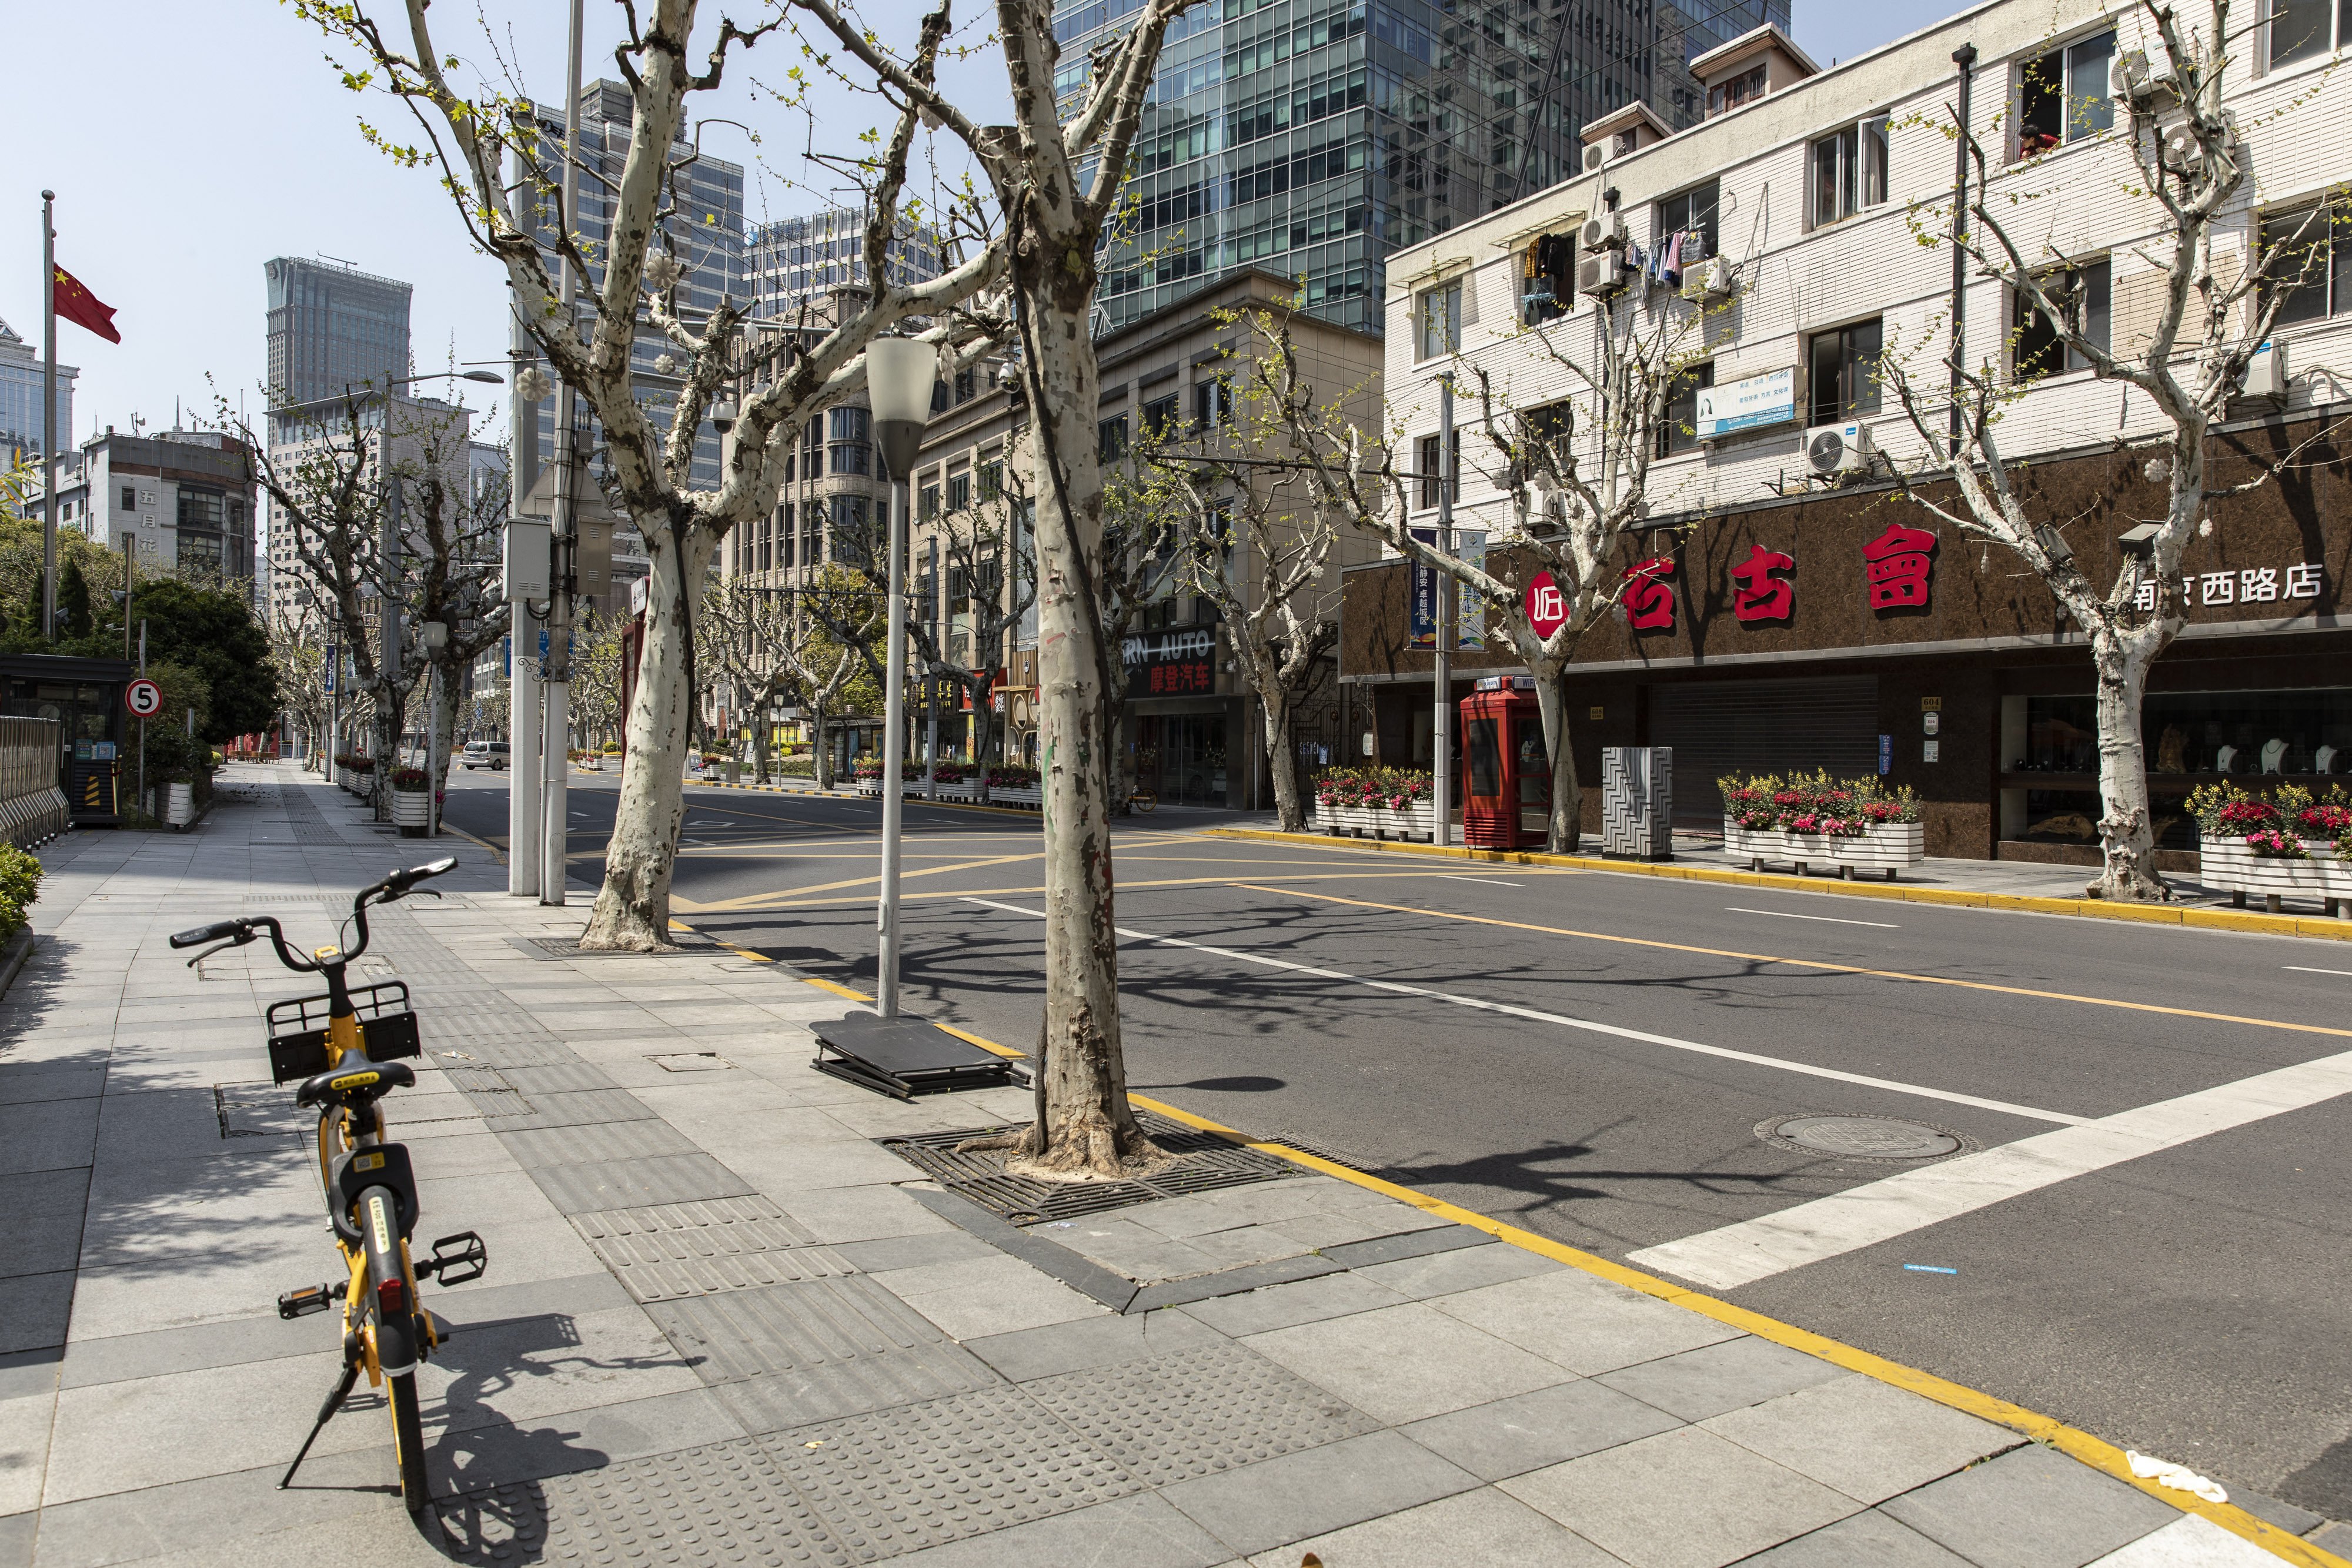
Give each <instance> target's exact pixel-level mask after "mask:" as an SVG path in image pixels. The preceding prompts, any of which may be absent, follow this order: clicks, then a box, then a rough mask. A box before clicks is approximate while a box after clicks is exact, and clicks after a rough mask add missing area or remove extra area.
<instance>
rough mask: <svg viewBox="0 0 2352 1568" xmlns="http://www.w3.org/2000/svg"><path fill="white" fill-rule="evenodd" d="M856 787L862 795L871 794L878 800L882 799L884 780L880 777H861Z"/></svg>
mask: <svg viewBox="0 0 2352 1568" xmlns="http://www.w3.org/2000/svg"><path fill="white" fill-rule="evenodd" d="M854 788H855V789H856V790H857V792H858V793H859V794H861V795H870V796H872V797H873V798H874V799H875V800H880V799H882V780H880V779H859V780H858V781H857V782H856V785H855V786H854Z"/></svg>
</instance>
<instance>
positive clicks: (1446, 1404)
mask: <svg viewBox="0 0 2352 1568" xmlns="http://www.w3.org/2000/svg"><path fill="white" fill-rule="evenodd" d="M1242 1343H1244V1344H1247V1345H1249V1346H1250V1347H1251V1348H1252V1349H1254V1350H1255V1351H1257V1352H1259V1353H1260V1354H1264V1355H1267V1356H1270V1357H1272V1358H1273V1359H1274V1360H1276V1361H1278V1362H1280V1363H1281V1364H1283V1365H1285V1366H1287V1367H1289V1368H1290V1369H1291V1370H1292V1371H1293V1372H1296V1373H1297V1374H1298V1375H1300V1376H1302V1377H1304V1378H1306V1379H1307V1380H1308V1381H1309V1382H1311V1383H1315V1384H1318V1385H1321V1386H1322V1387H1325V1388H1328V1389H1329V1390H1330V1391H1331V1392H1332V1393H1334V1394H1337V1395H1339V1396H1340V1397H1341V1398H1343V1399H1345V1400H1347V1401H1348V1402H1349V1403H1350V1404H1352V1405H1354V1406H1358V1407H1359V1408H1360V1409H1363V1410H1366V1411H1369V1412H1370V1414H1372V1415H1374V1416H1378V1417H1380V1418H1381V1420H1383V1421H1389V1422H1405V1421H1415V1420H1419V1419H1420V1418H1422V1417H1423V1416H1436V1415H1440V1414H1443V1413H1444V1412H1445V1411H1448V1410H1460V1409H1463V1408H1465V1407H1466V1406H1472V1405H1485V1404H1487V1403H1489V1402H1490V1401H1493V1400H1496V1399H1503V1398H1507V1397H1508V1396H1511V1395H1514V1394H1525V1393H1527V1392H1528V1391H1529V1390H1530V1389H1536V1388H1544V1387H1549V1386H1550V1385H1553V1384H1556V1383H1565V1382H1567V1381H1569V1379H1570V1377H1571V1376H1572V1374H1571V1373H1570V1372H1569V1371H1568V1370H1567V1369H1566V1368H1565V1367H1562V1366H1560V1365H1559V1364H1556V1363H1554V1362H1549V1361H1546V1360H1544V1359H1543V1358H1542V1357H1540V1356H1537V1355H1531V1354H1528V1352H1526V1351H1524V1350H1520V1349H1519V1348H1517V1346H1515V1345H1512V1344H1509V1343H1506V1342H1504V1341H1502V1340H1499V1339H1496V1337H1495V1336H1493V1335H1492V1334H1488V1333H1481V1332H1480V1331H1479V1330H1477V1329H1475V1328H1473V1327H1471V1326H1470V1325H1469V1324H1467V1323H1465V1322H1460V1321H1458V1320H1456V1319H1454V1318H1449V1317H1447V1316H1445V1315H1444V1313H1442V1312H1436V1311H1435V1310H1433V1308H1431V1307H1429V1306H1428V1305H1426V1304H1425V1303H1423V1302H1419V1301H1408V1302H1406V1303H1405V1304H1404V1305H1402V1306H1397V1307H1387V1308H1383V1309H1381V1311H1379V1312H1360V1313H1358V1314H1356V1315H1354V1316H1352V1317H1345V1318H1328V1319H1325V1320H1324V1321H1322V1322H1312V1323H1301V1324H1299V1325H1297V1327H1295V1328H1286V1329H1276V1330H1274V1331H1272V1332H1271V1333H1262V1334H1253V1335H1251V1336H1250V1337H1249V1338H1247V1339H1245V1340H1244V1341H1243V1342H1242Z"/></svg>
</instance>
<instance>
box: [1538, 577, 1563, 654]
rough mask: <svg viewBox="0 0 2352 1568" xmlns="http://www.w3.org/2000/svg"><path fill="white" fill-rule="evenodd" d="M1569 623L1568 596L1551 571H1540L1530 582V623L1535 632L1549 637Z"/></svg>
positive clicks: (1543, 636) (1539, 635)
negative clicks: (1560, 589)
mask: <svg viewBox="0 0 2352 1568" xmlns="http://www.w3.org/2000/svg"><path fill="white" fill-rule="evenodd" d="M1567 623H1568V596H1567V595H1566V594H1563V593H1562V592H1560V591H1559V583H1557V582H1554V581H1553V580H1552V577H1551V573H1549V572H1548V571H1539V572H1538V573H1536V576H1535V580H1534V581H1532V582H1530V583H1528V627H1529V629H1530V630H1532V631H1533V632H1535V634H1536V635H1537V636H1538V637H1541V638H1546V639H1549V637H1550V636H1551V634H1552V633H1553V632H1557V631H1559V629H1560V628H1561V627H1562V626H1564V625H1566V624H1567Z"/></svg>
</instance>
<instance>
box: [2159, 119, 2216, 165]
mask: <svg viewBox="0 0 2352 1568" xmlns="http://www.w3.org/2000/svg"><path fill="white" fill-rule="evenodd" d="M2156 157H2157V162H2159V163H2161V164H2162V165H2163V166H2164V167H2165V168H2167V169H2169V170H2171V171H2172V172H2174V173H2176V174H2180V175H2184V176H2185V175H2189V174H2194V173H2196V172H2197V171H2198V170H2200V169H2201V168H2203V167H2204V166H2205V149H2204V148H2202V147H2200V146H2199V145H2198V144H2197V134H2196V132H2195V131H2190V130H2189V127H2187V126H2186V125H2176V126H2174V127H2173V128H2172V129H2171V130H2169V131H2166V132H2165V133H2164V141H2163V144H2162V145H2161V146H2159V147H2158V149H2157V153H2156Z"/></svg>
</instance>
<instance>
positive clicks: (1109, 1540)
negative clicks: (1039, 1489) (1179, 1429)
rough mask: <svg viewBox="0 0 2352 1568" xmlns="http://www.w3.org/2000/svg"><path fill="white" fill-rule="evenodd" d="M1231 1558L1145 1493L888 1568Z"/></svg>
mask: <svg viewBox="0 0 2352 1568" xmlns="http://www.w3.org/2000/svg"><path fill="white" fill-rule="evenodd" d="M1232 1556H1233V1552H1232V1551H1231V1550H1230V1549H1229V1548H1228V1547H1226V1546H1225V1545H1224V1543H1223V1542H1220V1541H1218V1540H1217V1539H1216V1538H1215V1537H1214V1536H1213V1535H1211V1534H1210V1533H1209V1532H1208V1531H1205V1530H1202V1528H1201V1527H1200V1526H1199V1525H1197V1524H1195V1523H1193V1522H1192V1521H1191V1520H1189V1519H1187V1518H1185V1517H1184V1516H1183V1515H1182V1514H1181V1513H1179V1512H1178V1511H1176V1510H1175V1508H1174V1507H1173V1506H1171V1504H1170V1503H1169V1502H1168V1501H1167V1500H1165V1499H1163V1498H1161V1497H1160V1495H1159V1494H1158V1493H1156V1492H1144V1493H1142V1494H1140V1495H1139V1496H1136V1497H1125V1498H1120V1499H1118V1500H1116V1501H1113V1502H1098V1503H1097V1504H1095V1505H1094V1506H1093V1507H1092V1508H1082V1509H1079V1510H1078V1511H1076V1512H1075V1513H1061V1514H1055V1515H1054V1516H1053V1517H1052V1518H1050V1519H1040V1520H1034V1521H1031V1522H1029V1523H1027V1524H1016V1525H1014V1526H1013V1528H1011V1529H1010V1530H997V1531H990V1532H989V1533H988V1534H986V1535H976V1536H972V1537H970V1538H968V1539H966V1540H962V1541H952V1542H947V1543H946V1544H944V1545H940V1546H927V1547H924V1548H923V1549H921V1550H920V1551H918V1552H908V1554H907V1555H906V1556H904V1557H894V1558H892V1559H890V1561H891V1562H892V1563H898V1564H902V1565H903V1568H1046V1565H1048V1564H1055V1563H1118V1564H1119V1568H1217V1565H1218V1564H1220V1563H1225V1562H1226V1561H1228V1560H1229V1559H1230V1558H1231V1557H1232ZM1291 1568H1295V1565H1291Z"/></svg>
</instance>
